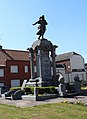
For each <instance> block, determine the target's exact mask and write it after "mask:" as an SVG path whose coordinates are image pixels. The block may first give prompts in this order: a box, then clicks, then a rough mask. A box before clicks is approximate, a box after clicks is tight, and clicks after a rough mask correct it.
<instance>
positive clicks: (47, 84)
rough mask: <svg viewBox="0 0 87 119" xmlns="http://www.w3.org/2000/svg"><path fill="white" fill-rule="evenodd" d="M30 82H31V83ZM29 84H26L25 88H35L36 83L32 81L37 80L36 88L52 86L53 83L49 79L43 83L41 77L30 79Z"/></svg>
mask: <svg viewBox="0 0 87 119" xmlns="http://www.w3.org/2000/svg"><path fill="white" fill-rule="evenodd" d="M30 80H33V81H32V82H31V81H30ZM30 80H29V82H27V83H26V86H36V82H34V80H39V81H38V82H37V85H38V86H54V83H53V81H52V80H51V79H49V80H45V81H43V79H42V78H41V77H38V78H36V79H30Z"/></svg>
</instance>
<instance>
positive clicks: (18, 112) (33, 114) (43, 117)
mask: <svg viewBox="0 0 87 119" xmlns="http://www.w3.org/2000/svg"><path fill="white" fill-rule="evenodd" d="M86 118H87V107H86V106H81V105H73V104H68V103H66V104H65V103H55V104H45V105H40V106H34V107H28V108H20V107H15V106H8V105H4V104H0V119H86Z"/></svg>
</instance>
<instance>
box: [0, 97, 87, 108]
mask: <svg viewBox="0 0 87 119" xmlns="http://www.w3.org/2000/svg"><path fill="white" fill-rule="evenodd" d="M65 100H66V101H69V102H76V101H81V102H83V103H84V104H87V96H75V97H74V98H62V97H59V98H55V99H49V100H45V101H31V100H6V99H4V98H0V104H8V105H13V106H17V107H31V106H36V105H41V104H47V103H58V102H63V101H65Z"/></svg>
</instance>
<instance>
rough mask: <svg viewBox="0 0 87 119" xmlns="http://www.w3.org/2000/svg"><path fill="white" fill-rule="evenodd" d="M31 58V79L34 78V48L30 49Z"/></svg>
mask: <svg viewBox="0 0 87 119" xmlns="http://www.w3.org/2000/svg"><path fill="white" fill-rule="evenodd" d="M29 51H30V52H29V59H30V67H31V79H34V51H33V49H32V48H30V49H29Z"/></svg>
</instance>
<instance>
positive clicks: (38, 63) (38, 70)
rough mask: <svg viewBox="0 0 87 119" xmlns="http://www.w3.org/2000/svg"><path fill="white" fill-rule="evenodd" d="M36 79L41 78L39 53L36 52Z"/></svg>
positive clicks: (38, 51)
mask: <svg viewBox="0 0 87 119" xmlns="http://www.w3.org/2000/svg"><path fill="white" fill-rule="evenodd" d="M37 77H41V53H40V50H39V49H38V50H37Z"/></svg>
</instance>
